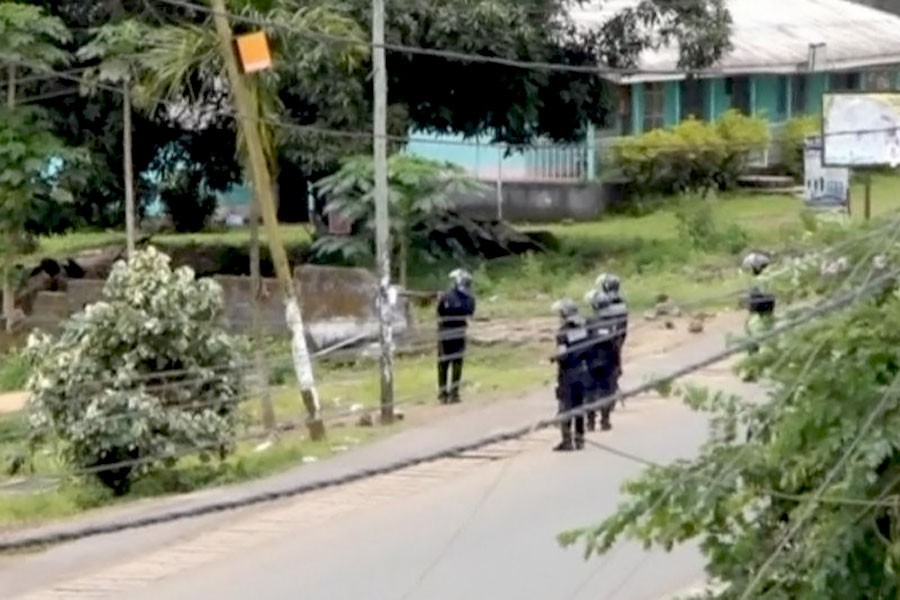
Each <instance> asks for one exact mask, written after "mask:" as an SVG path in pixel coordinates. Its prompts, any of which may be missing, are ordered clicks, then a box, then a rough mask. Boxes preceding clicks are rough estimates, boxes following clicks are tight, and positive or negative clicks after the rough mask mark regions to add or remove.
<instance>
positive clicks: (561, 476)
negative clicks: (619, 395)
mask: <svg viewBox="0 0 900 600" xmlns="http://www.w3.org/2000/svg"><path fill="white" fill-rule="evenodd" d="M705 428H706V421H705V418H704V417H702V416H700V415H696V414H693V413H691V412H689V411H688V410H686V409H684V408H682V407H680V406H679V405H678V404H676V403H674V402H672V401H662V400H656V401H649V402H647V403H646V404H643V405H641V407H640V408H631V409H630V410H629V411H628V415H627V416H623V418H622V419H620V423H619V427H618V428H617V430H615V431H613V432H612V433H609V434H602V435H597V436H594V439H597V440H601V441H603V442H604V443H607V444H610V445H612V446H615V447H616V448H619V449H622V450H627V451H629V452H633V453H635V454H639V455H641V456H644V457H647V458H651V459H654V460H659V461H666V460H671V459H672V458H674V457H677V456H688V455H690V454H692V453H693V452H694V450H695V448H696V446H697V444H698V442H699V441H700V440H702V439H703V438H704V435H705ZM548 433H549V432H548ZM663 434H664V435H663ZM544 439H545V440H546V441H547V442H548V443H549V442H550V441H551V438H550V437H549V436H544ZM639 469H640V467H639V466H638V465H636V464H634V463H633V462H629V461H627V460H625V459H622V458H620V457H617V456H614V455H611V454H608V453H605V452H602V451H600V450H597V449H592V450H585V451H584V452H582V453H579V454H572V455H569V454H566V455H558V454H554V453H552V452H548V451H544V450H541V449H533V450H531V451H528V452H526V453H525V454H521V455H519V456H517V457H515V458H512V459H509V460H507V461H505V462H501V464H492V465H490V466H487V467H483V468H478V469H476V470H475V472H473V473H471V474H470V475H468V476H466V477H464V478H461V479H457V480H456V481H453V482H451V483H448V484H446V485H442V486H440V487H438V488H435V489H433V490H431V491H430V492H429V493H426V494H422V495H418V496H412V497H410V498H408V499H406V500H403V501H400V502H391V503H386V504H385V505H383V506H379V507H375V508H371V509H368V510H362V511H359V512H357V513H355V514H352V515H350V516H347V517H344V518H342V519H341V520H340V522H338V523H334V522H327V523H322V524H321V525H319V526H316V525H312V526H300V527H296V528H292V527H287V528H286V529H285V530H284V531H283V532H282V533H281V535H280V536H278V538H276V539H274V540H272V541H269V542H268V543H266V544H265V545H264V546H263V547H260V548H258V549H255V550H253V551H252V552H251V553H235V554H234V555H232V556H230V557H228V558H226V559H224V560H219V561H217V562H214V563H211V564H208V565H205V566H200V567H199V568H196V569H190V570H188V571H185V572H183V573H182V574H180V575H176V576H174V577H172V578H169V579H166V580H163V581H160V582H158V583H156V584H155V585H153V586H152V587H149V588H146V589H145V591H144V592H143V593H139V594H135V595H130V597H131V598H133V599H134V600H151V599H156V598H167V599H168V600H177V599H184V600H188V599H193V598H217V600H230V599H234V600H239V599H246V598H254V599H256V600H282V599H283V600H293V599H295V598H298V597H304V598H312V599H328V600H345V599H346V600H351V599H352V600H358V599H362V598H373V599H379V600H389V599H398V600H399V599H401V598H409V599H417V600H444V599H447V600H450V599H454V600H456V599H459V598H473V599H474V598H490V599H491V600H506V599H509V600H530V599H534V600H546V599H548V598H553V599H560V600H568V599H569V598H571V599H573V600H574V599H578V598H592V599H598V598H604V599H609V600H612V599H614V598H622V599H628V600H642V599H647V600H652V599H656V598H659V597H660V596H663V595H665V594H666V593H668V592H671V591H673V590H676V589H680V588H683V587H685V586H688V585H690V584H692V583H694V582H696V581H697V580H699V579H702V576H703V573H702V562H701V560H700V557H699V554H698V553H697V551H696V550H695V549H694V548H681V549H679V550H677V551H676V552H674V553H673V554H671V555H665V554H662V553H652V554H647V553H644V552H643V550H642V549H641V548H640V547H639V546H637V545H635V544H622V545H621V546H620V547H619V548H617V549H616V550H615V551H614V552H613V553H612V554H611V555H609V556H608V557H605V558H600V559H593V560H591V561H589V562H585V561H583V560H582V557H581V554H580V551H579V550H575V549H573V550H569V551H563V550H561V549H560V548H559V547H558V546H557V545H556V543H555V541H554V536H555V535H556V534H557V533H559V532H560V531H563V530H565V529H567V528H570V527H574V526H579V525H585V524H590V523H593V522H596V521H598V520H599V519H601V518H603V517H604V516H605V515H607V514H609V513H610V511H612V510H613V509H614V507H615V506H616V503H617V501H618V499H619V494H618V488H619V485H620V484H621V483H622V481H623V480H624V479H626V478H628V477H630V476H633V475H635V474H636V473H637V472H638V471H639Z"/></svg>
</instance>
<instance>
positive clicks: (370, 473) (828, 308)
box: [0, 269, 900, 551]
mask: <svg viewBox="0 0 900 600" xmlns="http://www.w3.org/2000/svg"><path fill="white" fill-rule="evenodd" d="M898 276H900V269H897V270H894V271H891V272H890V273H888V274H886V275H884V276H882V277H880V278H878V280H876V281H875V282H873V283H872V284H870V285H869V286H868V289H869V291H874V290H876V289H878V288H879V287H883V286H884V285H886V284H890V283H895V282H896V278H897V277H898ZM858 298H859V294H856V293H854V294H851V295H849V296H847V295H845V296H844V297H839V298H837V299H834V300H833V301H831V302H827V303H825V304H823V305H822V306H819V307H816V308H813V309H812V310H810V311H808V313H807V314H806V315H803V316H801V317H798V318H797V319H795V320H793V321H791V322H789V323H784V324H781V325H779V326H777V327H775V328H773V329H772V330H770V331H767V332H765V333H763V334H760V335H759V336H756V337H754V338H753V339H751V340H747V341H744V342H743V343H741V344H738V345H736V346H734V347H732V348H728V349H726V350H724V351H721V352H718V353H716V354H713V355H711V356H709V357H707V358H705V359H703V360H700V361H697V362H695V363H693V364H691V365H688V366H686V367H684V368H681V369H678V370H676V371H673V372H671V373H669V374H668V375H665V376H662V377H659V378H657V379H655V380H653V381H650V382H648V383H645V384H643V385H640V386H637V387H635V388H633V389H631V390H628V391H625V392H620V393H617V394H615V395H614V396H612V397H610V398H604V399H602V400H599V401H596V402H592V403H589V404H586V405H583V406H581V407H579V408H577V409H574V410H571V411H566V412H563V413H560V414H559V415H557V416H555V417H553V418H549V419H542V420H540V421H537V422H535V423H533V424H531V425H529V426H526V427H520V428H517V429H512V430H509V431H506V432H503V433H498V434H493V435H489V436H485V437H482V438H480V439H477V440H475V441H472V442H467V443H463V444H457V445H454V446H452V447H450V448H447V449H444V450H440V451H436V452H431V453H426V454H422V455H419V456H417V457H413V458H408V459H402V460H398V461H395V462H392V463H389V464H387V465H383V466H380V467H373V468H368V469H361V470H359V471H355V472H353V473H348V474H346V475H342V476H339V477H335V478H330V479H324V480H320V481H316V482H312V483H306V484H302V485H298V486H294V487H289V488H285V489H281V490H275V491H268V492H263V493H259V494H251V495H248V496H246V497H244V498H240V499H236V500H227V501H222V502H214V503H210V504H207V505H205V506H200V507H196V508H192V509H184V510H174V511H171V512H168V513H165V514H160V515H155V516H150V517H142V518H139V519H134V520H124V521H119V522H115V523H107V524H101V525H94V526H88V527H84V528H79V529H76V530H70V531H63V532H57V533H50V534H45V535H41V534H33V535H24V536H21V537H17V538H14V537H12V536H5V537H4V538H3V539H0V551H10V550H18V549H23V548H29V547H33V546H40V545H46V544H53V543H61V542H67V541H73V540H77V539H82V538H85V537H91V536H95V535H102V534H107V533H115V532H119V531H124V530H128V529H134V528H138V527H146V526H149V525H155V524H159V523H167V522H171V521H175V520H181V519H185V518H191V517H199V516H202V515H206V514H213V513H217V512H223V511H227V510H234V509H238V508H243V507H248V506H254V505H257V504H261V503H267V502H273V501H277V500H282V499H286V498H292V497H295V496H300V495H303V494H307V493H310V492H313V491H317V490H321V489H326V488H331V487H335V486H338V485H343V484H346V483H350V482H353V481H358V480H361V479H367V478H371V477H374V476H377V475H385V474H389V473H393V472H396V471H399V470H401V469H404V468H408V467H413V466H416V465H419V464H423V463H427V462H432V461H434V460H438V459H441V458H449V457H452V456H455V455H458V454H462V453H465V452H469V451H473V450H478V449H480V448H483V447H485V446H490V445H493V444H497V443H501V442H505V441H510V440H514V439H518V438H521V437H524V436H526V435H529V434H531V433H533V432H535V431H538V430H541V429H546V428H548V427H552V426H554V425H557V424H559V423H562V422H564V421H567V420H569V419H571V418H572V417H575V416H579V415H584V414H586V413H587V412H589V411H596V410H600V409H602V408H605V407H606V406H610V405H612V404H613V403H615V402H618V401H621V400H624V399H626V398H631V397H634V396H638V395H640V394H643V393H646V392H649V391H652V390H654V389H657V388H658V387H660V386H661V385H665V384H668V383H671V382H672V381H674V380H677V379H679V378H681V377H684V376H685V375H689V374H691V373H693V372H695V371H698V370H701V369H703V368H706V367H708V366H710V365H712V364H715V363H717V362H720V361H722V360H724V359H726V358H729V357H731V356H733V355H735V354H738V353H741V352H744V351H746V350H747V349H748V348H750V347H752V345H753V344H756V343H759V342H762V341H765V340H768V339H773V338H775V337H777V336H780V335H782V334H784V333H785V332H787V331H790V330H792V329H795V328H797V327H800V326H802V325H805V324H807V323H809V322H811V321H813V320H815V319H818V318H822V317H824V316H826V315H828V314H829V313H831V312H834V311H836V310H839V309H841V308H844V307H845V306H848V305H850V304H852V303H854V302H855V301H857V299H858Z"/></svg>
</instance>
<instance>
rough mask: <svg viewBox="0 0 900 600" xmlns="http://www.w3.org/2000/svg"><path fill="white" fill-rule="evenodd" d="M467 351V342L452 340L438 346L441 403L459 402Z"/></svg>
mask: <svg viewBox="0 0 900 600" xmlns="http://www.w3.org/2000/svg"><path fill="white" fill-rule="evenodd" d="M465 351H466V344H465V341H461V340H450V341H443V342H440V343H439V344H438V365H437V371H438V394H439V396H440V399H441V401H447V400H449V401H451V402H458V401H459V385H460V380H461V379H462V370H463V356H464V354H465ZM448 375H449V376H450V381H449V382H448V381H447V379H448V377H447V376H448ZM448 383H449V386H448Z"/></svg>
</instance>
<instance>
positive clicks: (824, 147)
mask: <svg viewBox="0 0 900 600" xmlns="http://www.w3.org/2000/svg"><path fill="white" fill-rule="evenodd" d="M885 95H895V96H897V97H898V98H900V89H891V90H836V91H833V92H828V91H826V92H822V103H821V104H822V112H821V117H820V121H821V126H820V127H819V135H820V136H821V137H822V166H823V167H828V168H841V167H842V168H847V169H871V168H878V167H884V166H888V165H887V163H866V164H846V163H838V162H831V161H829V160H828V151H827V150H828V143H827V142H826V139H827V138H826V136H825V96H885ZM897 131H900V125H898V126H897Z"/></svg>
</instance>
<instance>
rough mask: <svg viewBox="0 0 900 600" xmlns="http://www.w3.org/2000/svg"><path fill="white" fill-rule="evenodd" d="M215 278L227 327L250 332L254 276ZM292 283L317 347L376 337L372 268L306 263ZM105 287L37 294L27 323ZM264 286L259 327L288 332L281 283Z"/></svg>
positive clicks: (399, 326) (41, 321) (82, 283)
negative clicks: (355, 338) (223, 303)
mask: <svg viewBox="0 0 900 600" xmlns="http://www.w3.org/2000/svg"><path fill="white" fill-rule="evenodd" d="M213 279H215V280H216V281H217V282H218V283H219V285H221V286H222V292H223V295H224V301H225V314H224V315H223V319H224V321H225V324H226V327H228V328H229V329H230V330H232V331H235V332H242V333H243V332H249V331H250V330H251V329H252V327H253V310H252V304H251V300H252V291H251V289H250V279H249V278H248V277H234V276H217V277H214V278H213ZM294 281H295V285H296V286H297V291H298V292H301V308H302V312H303V319H304V325H305V327H306V331H307V338H308V340H309V342H310V343H311V345H312V346H313V348H316V349H319V348H324V347H327V346H331V345H333V344H338V343H341V342H344V341H347V340H349V339H351V338H354V337H356V336H359V335H371V336H373V337H374V336H375V335H377V332H378V315H377V311H376V306H375V299H376V294H377V279H376V278H375V276H374V275H373V274H372V273H370V272H369V271H367V270H365V269H351V268H343V267H324V266H314V265H304V266H302V267H299V268H297V269H296V270H295V271H294ZM103 285H104V281H102V280H98V279H70V280H69V281H68V288H67V290H66V291H65V292H38V294H37V296H36V298H35V301H34V304H33V307H32V311H31V314H30V315H28V325H29V326H30V327H40V328H41V329H45V330H55V329H57V328H58V327H59V325H60V324H61V323H62V322H63V321H65V320H66V319H67V318H68V317H69V316H70V315H73V314H75V313H77V312H80V311H81V310H82V309H83V308H84V307H85V306H86V305H87V304H91V303H93V302H96V301H97V300H99V299H100V297H101V293H102V290H103ZM261 288H262V289H261V290H260V297H259V307H260V322H259V327H260V329H261V330H263V331H264V332H265V333H267V334H271V335H286V334H287V333H286V332H287V322H286V320H285V316H284V303H283V299H282V297H283V295H282V293H281V289H280V286H279V285H278V281H277V280H275V279H263V280H262V285H261ZM407 314H408V313H407V307H406V304H405V302H404V301H403V300H402V298H401V299H399V300H398V302H397V305H396V306H395V309H394V327H395V331H396V332H397V334H402V333H404V332H405V331H406V329H407V327H408V325H409V321H408V318H407Z"/></svg>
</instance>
